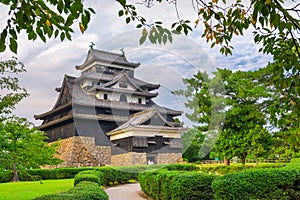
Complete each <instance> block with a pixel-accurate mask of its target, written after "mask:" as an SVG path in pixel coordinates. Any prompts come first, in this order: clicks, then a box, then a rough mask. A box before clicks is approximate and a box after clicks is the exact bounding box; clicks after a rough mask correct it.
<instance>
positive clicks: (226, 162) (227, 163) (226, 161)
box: [224, 157, 230, 166]
mask: <svg viewBox="0 0 300 200" xmlns="http://www.w3.org/2000/svg"><path fill="white" fill-rule="evenodd" d="M224 165H225V166H229V165H230V161H229V159H228V158H226V157H224Z"/></svg>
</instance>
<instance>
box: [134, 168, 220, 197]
mask: <svg viewBox="0 0 300 200" xmlns="http://www.w3.org/2000/svg"><path fill="white" fill-rule="evenodd" d="M215 177H216V175H209V174H204V173H201V172H188V171H168V170H167V169H162V170H157V171H150V172H144V173H140V174H139V182H140V185H141V188H142V190H143V192H145V193H146V194H147V195H149V196H150V197H152V198H154V199H156V200H159V199H166V200H167V199H172V200H176V199H178V200H180V199H190V200H198V199H204V200H205V199H212V198H213V193H212V189H211V184H212V181H213V180H214V179H215Z"/></svg>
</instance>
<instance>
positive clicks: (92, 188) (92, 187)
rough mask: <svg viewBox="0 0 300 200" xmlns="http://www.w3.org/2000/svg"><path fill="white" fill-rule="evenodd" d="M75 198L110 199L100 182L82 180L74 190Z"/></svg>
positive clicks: (89, 199) (86, 199)
mask: <svg viewBox="0 0 300 200" xmlns="http://www.w3.org/2000/svg"><path fill="white" fill-rule="evenodd" d="M73 195H74V199H78V200H108V195H107V194H106V192H105V191H104V190H103V189H102V188H100V187H99V185H98V183H94V182H90V181H81V182H80V183H78V184H77V185H76V186H75V188H74V190H73Z"/></svg>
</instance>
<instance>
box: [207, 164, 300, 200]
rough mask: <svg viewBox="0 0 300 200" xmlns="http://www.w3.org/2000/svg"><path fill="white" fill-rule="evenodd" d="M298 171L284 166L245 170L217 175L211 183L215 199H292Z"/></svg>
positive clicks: (294, 193) (295, 193)
mask: <svg viewBox="0 0 300 200" xmlns="http://www.w3.org/2000/svg"><path fill="white" fill-rule="evenodd" d="M298 179H299V172H297V171H296V170H289V169H285V168H279V169H257V170H247V171H243V172H239V173H235V174H227V175H225V176H221V177H218V178H217V179H215V180H214V181H213V183H212V188H213V191H214V198H215V199H228V200H230V199H235V200H238V199H293V198H292V196H295V195H297V191H296V190H295V182H296V181H297V180H298Z"/></svg>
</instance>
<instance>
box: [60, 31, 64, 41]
mask: <svg viewBox="0 0 300 200" xmlns="http://www.w3.org/2000/svg"><path fill="white" fill-rule="evenodd" d="M64 39H65V33H64V32H61V34H60V40H61V41H63V40H64Z"/></svg>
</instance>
